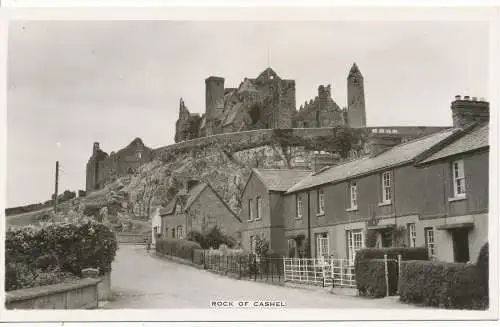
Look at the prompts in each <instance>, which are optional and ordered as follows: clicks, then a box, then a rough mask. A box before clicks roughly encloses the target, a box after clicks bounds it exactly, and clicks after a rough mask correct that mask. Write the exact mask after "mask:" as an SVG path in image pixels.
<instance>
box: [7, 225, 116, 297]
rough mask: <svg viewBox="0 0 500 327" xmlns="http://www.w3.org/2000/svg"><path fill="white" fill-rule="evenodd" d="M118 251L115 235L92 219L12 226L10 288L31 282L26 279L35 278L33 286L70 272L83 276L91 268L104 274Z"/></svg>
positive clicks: (9, 259)
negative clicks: (39, 225)
mask: <svg viewBox="0 0 500 327" xmlns="http://www.w3.org/2000/svg"><path fill="white" fill-rule="evenodd" d="M116 250H117V242H116V237H115V234H114V233H113V232H112V231H111V230H110V229H109V228H108V227H106V226H104V225H103V224H100V223H97V222H96V221H94V220H90V219H82V220H80V221H77V222H72V223H69V222H64V223H62V222H57V223H47V224H45V225H44V226H42V227H34V226H23V227H20V228H9V229H8V230H7V232H6V239H5V264H6V266H5V267H6V271H8V274H7V275H6V281H5V282H6V285H10V286H9V287H10V289H16V288H19V287H25V286H26V285H27V282H23V280H27V279H30V278H32V279H33V280H34V284H33V283H31V284H29V285H33V286H39V285H41V284H43V283H45V282H44V280H45V281H47V280H52V281H56V280H58V278H59V277H60V276H64V275H65V274H68V273H69V274H72V275H75V276H81V270H82V269H84V268H90V267H92V268H99V270H100V273H101V274H104V273H106V272H109V271H110V270H111V263H112V261H113V260H114V257H115V254H116ZM33 276H42V277H39V278H38V279H37V278H35V277H33ZM43 276H45V277H43ZM58 276H59V277H58ZM40 278H42V279H40ZM43 278H45V279H43ZM37 283H39V284H37Z"/></svg>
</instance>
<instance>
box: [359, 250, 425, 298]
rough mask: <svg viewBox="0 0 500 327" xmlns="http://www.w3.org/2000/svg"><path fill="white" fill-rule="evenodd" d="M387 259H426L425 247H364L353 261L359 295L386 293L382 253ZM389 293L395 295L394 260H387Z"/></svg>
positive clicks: (396, 274)
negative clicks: (399, 256) (399, 257)
mask: <svg viewBox="0 0 500 327" xmlns="http://www.w3.org/2000/svg"><path fill="white" fill-rule="evenodd" d="M385 254H387V258H388V259H397V257H398V255H401V259H402V260H403V261H405V260H418V259H420V260H427V259H428V254H427V250H426V249H425V248H422V247H419V248H364V249H360V250H359V251H358V252H357V253H356V259H355V262H354V266H355V271H356V287H357V289H358V291H359V294H360V295H361V296H370V297H384V296H386V295H387V290H386V281H385V266H384V260H383V259H384V255H385ZM387 265H388V267H387V268H388V272H389V295H395V294H396V292H397V290H398V279H399V277H398V265H397V262H396V261H394V260H388V262H387Z"/></svg>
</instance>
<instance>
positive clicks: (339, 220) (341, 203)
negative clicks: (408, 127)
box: [283, 128, 458, 263]
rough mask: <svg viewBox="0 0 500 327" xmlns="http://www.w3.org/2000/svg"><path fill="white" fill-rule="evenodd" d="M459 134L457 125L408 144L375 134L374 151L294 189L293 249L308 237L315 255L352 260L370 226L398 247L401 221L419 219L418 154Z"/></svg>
mask: <svg viewBox="0 0 500 327" xmlns="http://www.w3.org/2000/svg"><path fill="white" fill-rule="evenodd" d="M456 132H458V130H457V129H453V128H452V129H448V130H445V131H442V132H438V133H435V134H432V135H429V136H427V137H424V138H420V139H416V140H413V141H410V142H407V143H402V144H401V143H400V142H401V139H400V138H399V137H398V136H397V135H393V134H389V135H384V134H375V133H372V135H371V136H370V150H369V152H370V154H369V155H367V156H364V157H361V158H359V159H355V160H352V161H349V162H345V163H342V164H339V165H336V166H330V167H327V168H325V169H323V170H320V171H318V172H317V173H314V174H312V175H310V176H308V177H307V178H305V179H303V180H302V181H300V182H299V183H297V184H296V185H294V186H293V187H291V188H290V189H289V190H288V191H287V192H286V194H285V196H284V206H283V208H284V210H283V217H284V222H285V237H286V238H287V244H288V247H289V250H290V252H293V250H292V249H293V248H299V247H300V244H297V243H298V241H300V240H303V239H305V240H310V241H308V242H307V246H308V250H309V251H310V255H311V256H313V257H329V256H332V255H333V256H334V257H338V258H347V259H349V260H350V261H351V263H352V262H353V261H354V256H355V253H356V251H357V250H359V249H360V248H362V247H364V246H365V243H366V235H367V230H368V229H372V230H374V233H373V235H375V237H376V239H375V240H374V242H375V243H378V246H384V247H389V246H392V245H394V244H393V243H394V242H393V239H392V235H393V230H394V229H395V227H396V225H397V224H408V223H415V222H416V221H418V219H419V218H418V213H419V206H420V200H419V198H418V196H416V197H415V196H414V193H416V192H414V191H415V189H414V185H415V184H414V183H415V181H416V180H417V179H418V176H416V174H415V171H416V168H414V167H413V166H412V165H413V162H414V160H415V158H417V156H418V155H420V154H421V153H423V152H424V151H426V150H428V149H430V148H431V147H433V146H435V145H436V144H438V143H440V142H442V141H443V140H445V139H447V138H448V137H450V136H451V135H453V134H454V133H456ZM395 189H397V192H396V191H395ZM419 192H421V190H419Z"/></svg>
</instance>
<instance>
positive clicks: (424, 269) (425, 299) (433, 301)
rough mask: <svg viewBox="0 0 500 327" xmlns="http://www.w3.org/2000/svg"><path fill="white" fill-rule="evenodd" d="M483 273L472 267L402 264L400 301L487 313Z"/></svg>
mask: <svg viewBox="0 0 500 327" xmlns="http://www.w3.org/2000/svg"><path fill="white" fill-rule="evenodd" d="M482 283H483V281H482V274H481V269H480V268H479V267H478V266H476V265H472V264H465V263H447V262H438V261H408V262H403V263H402V264H401V278H400V289H399V292H400V300H401V301H403V302H408V303H417V304H422V305H424V306H432V307H440V308H447V309H485V308H486V307H487V299H485V294H484V288H483V287H481V285H482Z"/></svg>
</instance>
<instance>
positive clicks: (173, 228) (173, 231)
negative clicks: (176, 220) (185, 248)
mask: <svg viewBox="0 0 500 327" xmlns="http://www.w3.org/2000/svg"><path fill="white" fill-rule="evenodd" d="M172 238H175V227H172Z"/></svg>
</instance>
